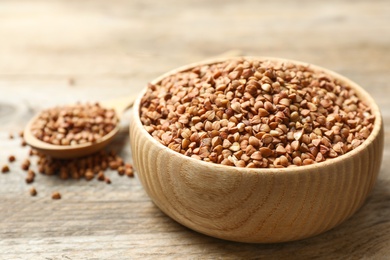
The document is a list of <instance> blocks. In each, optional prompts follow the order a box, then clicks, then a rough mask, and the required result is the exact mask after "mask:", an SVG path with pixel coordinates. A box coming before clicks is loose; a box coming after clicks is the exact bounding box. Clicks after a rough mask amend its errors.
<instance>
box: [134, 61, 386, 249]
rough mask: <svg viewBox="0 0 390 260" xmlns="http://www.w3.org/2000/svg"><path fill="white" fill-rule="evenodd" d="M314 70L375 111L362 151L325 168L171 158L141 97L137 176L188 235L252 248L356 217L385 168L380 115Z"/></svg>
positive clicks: (325, 164)
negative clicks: (150, 125) (152, 131)
mask: <svg viewBox="0 0 390 260" xmlns="http://www.w3.org/2000/svg"><path fill="white" fill-rule="evenodd" d="M227 59H231V58H227ZM256 59H259V60H279V61H280V60H281V59H275V58H256ZM224 60H226V59H223V58H222V59H214V60H209V61H205V62H200V63H196V64H191V65H188V66H185V67H182V68H179V69H175V70H172V71H170V72H168V73H166V74H164V75H162V76H161V77H159V78H157V79H155V80H154V81H153V82H152V83H154V84H156V83H157V82H159V81H161V79H163V78H165V77H166V76H168V75H171V74H174V73H177V72H180V71H185V70H188V69H191V68H193V67H195V66H198V65H203V64H211V63H216V62H221V61H224ZM284 61H286V60H284ZM289 62H293V63H295V64H304V65H308V64H306V63H302V62H296V61H289ZM310 67H311V68H312V69H314V70H320V71H323V72H325V73H327V74H329V75H332V76H333V77H335V78H337V79H338V80H340V81H342V82H344V83H346V84H347V85H349V86H350V87H351V88H353V89H354V90H355V91H356V92H357V94H358V96H359V97H360V98H361V99H362V100H364V101H365V102H366V104H369V106H371V109H372V113H373V114H374V115H375V116H376V120H375V125H374V128H373V131H372V132H371V134H370V136H369V137H368V139H367V140H365V141H364V142H363V143H362V144H361V145H360V146H359V147H358V148H356V149H354V150H352V151H350V152H348V153H347V154H344V155H342V156H339V157H337V158H334V159H331V160H327V161H325V162H321V163H318V164H312V165H308V166H300V167H294V168H282V169H248V168H236V167H231V166H225V165H219V164H213V163H209V162H204V161H200V160H196V159H193V158H190V157H187V156H184V155H182V154H179V153H177V152H174V151H172V150H170V149H168V148H167V147H165V146H164V145H162V144H160V143H159V142H157V141H156V140H155V139H153V138H152V137H151V136H150V135H149V134H148V133H147V131H146V130H145V129H144V128H143V125H142V123H141V121H140V117H139V107H140V99H141V97H139V98H138V100H137V101H136V103H135V105H134V111H133V114H132V116H133V118H132V123H131V125H130V143H131V147H132V154H133V160H134V164H135V167H136V170H137V172H138V176H139V178H140V180H141V182H142V185H143V186H144V188H145V190H146V192H147V193H148V195H149V196H150V198H151V199H152V200H153V202H154V203H155V204H156V205H157V206H158V207H159V208H160V209H161V210H162V211H163V212H164V213H166V214H167V215H168V216H170V217H171V218H173V219H174V220H176V221H177V222H179V223H181V224H183V225H184V226H186V227H188V228H190V229H193V230H195V231H198V232H200V233H203V234H206V235H209V236H213V237H217V238H221V239H226V240H232V241H239V242H250V243H274V242H284V241H293V240H298V239H303V238H307V237H311V236H314V235H317V234H320V233H323V232H325V231H327V230H329V229H331V228H333V227H335V226H337V225H339V224H340V223H342V222H343V221H345V220H346V219H348V218H349V217H351V216H352V215H353V214H354V213H355V212H356V211H357V210H358V209H359V208H360V207H361V206H362V205H363V203H364V201H365V199H366V197H367V196H368V194H369V193H370V191H371V190H372V189H373V187H374V184H375V181H376V179H377V175H378V172H379V169H380V165H381V160H382V152H383V144H384V132H383V124H382V118H381V114H380V111H379V108H378V106H377V105H376V104H375V102H374V100H373V99H372V98H371V97H370V95H369V94H367V92H366V91H364V90H363V89H362V88H361V87H359V86H358V85H357V84H356V83H354V82H352V81H351V80H349V79H347V78H345V77H343V76H341V75H339V74H337V73H335V72H332V71H329V70H327V69H324V68H321V67H318V66H314V65H310ZM141 96H142V95H141Z"/></svg>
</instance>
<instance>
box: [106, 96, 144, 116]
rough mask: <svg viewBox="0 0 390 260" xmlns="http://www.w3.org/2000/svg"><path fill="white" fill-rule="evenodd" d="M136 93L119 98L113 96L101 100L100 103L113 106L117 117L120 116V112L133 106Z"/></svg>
mask: <svg viewBox="0 0 390 260" xmlns="http://www.w3.org/2000/svg"><path fill="white" fill-rule="evenodd" d="M136 98H137V95H130V96H125V97H121V98H115V99H111V100H107V101H102V102H101V105H102V106H103V107H106V108H113V109H114V110H115V112H116V114H117V116H118V117H121V115H122V113H123V112H125V111H126V109H128V108H130V107H132V106H133V104H134V101H135V99H136Z"/></svg>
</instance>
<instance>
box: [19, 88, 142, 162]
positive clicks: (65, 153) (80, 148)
mask: <svg viewBox="0 0 390 260" xmlns="http://www.w3.org/2000/svg"><path fill="white" fill-rule="evenodd" d="M135 98H136V96H134V95H133V96H127V97H124V98H119V99H114V100H109V101H105V102H100V105H101V106H102V107H104V108H112V109H114V110H115V112H116V115H117V116H118V118H119V119H120V117H121V115H122V114H123V112H124V111H125V110H126V109H128V108H130V107H131V106H132V105H133V103H134V100H135ZM38 117H39V114H38V115H36V116H34V117H33V118H32V119H31V120H30V121H29V122H28V124H27V126H26V128H25V129H24V139H25V141H26V143H27V144H28V145H30V146H31V147H32V148H34V149H36V150H38V151H39V152H41V153H43V154H46V155H50V156H51V157H53V158H61V159H69V158H76V157H82V156H85V155H88V154H92V153H94V152H97V151H99V150H101V149H103V148H104V147H105V146H106V145H108V144H109V143H110V142H111V141H112V140H113V139H114V137H115V136H116V134H117V133H118V131H119V122H118V124H117V125H116V127H115V128H114V129H113V130H112V131H111V132H109V133H108V134H106V135H105V136H103V137H102V138H101V139H100V140H98V141H96V142H94V143H91V142H87V143H83V144H78V145H54V144H50V143H46V142H43V141H41V140H39V139H38V138H36V137H35V136H34V135H33V134H32V132H31V126H32V124H33V123H34V121H35V120H36V119H37V118H38Z"/></svg>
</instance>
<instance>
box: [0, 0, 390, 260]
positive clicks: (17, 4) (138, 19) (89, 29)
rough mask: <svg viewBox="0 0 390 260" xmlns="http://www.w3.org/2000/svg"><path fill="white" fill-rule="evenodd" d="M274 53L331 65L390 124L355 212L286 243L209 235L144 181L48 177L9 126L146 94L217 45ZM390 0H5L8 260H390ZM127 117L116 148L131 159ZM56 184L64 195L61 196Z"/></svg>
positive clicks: (0, 83)
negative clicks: (170, 213) (158, 199)
mask: <svg viewBox="0 0 390 260" xmlns="http://www.w3.org/2000/svg"><path fill="white" fill-rule="evenodd" d="M225 52H228V53H230V54H231V53H233V54H234V53H242V54H245V55H254V56H275V57H283V58H291V59H296V60H302V61H306V62H310V63H314V64H317V65H320V66H324V67H327V68H329V69H332V70H335V71H337V72H339V73H341V74H344V75H345V76H347V77H349V78H351V79H352V80H354V81H356V82H357V83H359V84H360V85H361V86H363V87H364V88H365V89H366V90H367V91H368V92H369V93H371V95H372V96H373V97H374V99H375V100H376V101H377V103H378V104H379V106H380V108H381V110H382V113H383V118H384V122H385V128H386V143H385V151H384V158H383V163H382V167H381V172H380V175H379V179H378V182H377V184H376V186H375V189H374V191H373V192H372V194H371V195H370V197H369V198H368V200H367V202H366V204H365V205H364V206H363V208H362V209H361V210H359V211H358V212H357V213H356V214H355V215H354V216H353V217H352V218H350V219H349V220H347V221H346V222H345V223H343V224H342V225H340V226H338V227H336V228H334V229H333V230H331V231H328V232H326V233H324V234H322V235H318V236H316V237H313V238H309V239H305V240H302V241H296V242H289V243H282V244H267V245H261V244H260V245H257V244H242V243H234V242H228V241H223V240H219V239H215V238H212V237H207V236H205V235H202V234H198V233H196V232H194V231H191V230H189V229H187V228H185V227H183V226H181V225H180V224H178V223H176V222H174V221H173V220H171V219H170V218H168V217H167V216H165V215H164V214H163V213H161V212H160V211H159V209H158V208H156V207H155V206H154V204H153V203H152V202H151V201H150V199H149V198H148V196H147V195H146V193H145V191H144V190H143V188H142V186H141V184H140V182H139V180H138V178H137V177H135V178H134V179H130V178H127V177H120V176H118V175H117V174H115V173H113V172H112V173H111V176H112V184H111V185H106V184H103V183H101V182H98V181H96V180H93V181H90V182H87V181H85V180H80V181H73V180H69V181H62V180H60V179H59V178H56V177H47V176H43V175H38V176H37V178H36V181H35V183H34V184H33V185H34V187H36V188H37V190H38V195H37V197H30V195H29V194H28V190H29V187H30V186H31V184H30V185H28V184H26V183H25V182H24V176H25V172H24V171H22V170H21V169H20V163H21V161H22V160H23V159H24V158H26V157H27V153H28V148H26V147H21V146H20V144H19V143H20V139H18V138H15V139H13V140H10V139H8V135H9V133H10V132H14V133H15V132H18V131H19V130H21V129H23V127H24V125H25V124H26V122H27V121H28V120H29V118H30V117H31V116H32V115H33V114H35V113H36V112H38V111H40V110H41V109H43V108H46V107H50V106H54V105H58V104H66V103H74V102H76V101H80V100H81V101H86V100H105V99H110V98H116V97H121V96H125V95H131V94H136V93H138V92H139V91H140V90H141V89H142V88H143V87H144V86H146V84H147V82H148V81H150V80H152V79H153V78H155V77H157V76H158V75H160V74H162V73H164V72H166V71H168V70H170V69H173V68H175V67H178V66H181V65H184V64H187V63H190V62H195V61H200V60H202V59H206V58H210V57H213V56H218V55H220V54H221V53H225ZM389 72H390V4H389V2H388V0H373V1H360V0H359V1H349V0H343V1H336V0H328V1H320V0H318V1H309V0H305V1H255V0H253V1H233V0H228V1H206V0H200V1H199V0H198V1H196V0H191V1H179V0H168V1H152V0H148V1H141V0H137V1H125V0H112V1H104V0H98V1H69V0H54V1H49V0H37V1H22V0H20V1H19V0H17V1H15V0H2V1H0V165H3V164H4V163H6V161H7V157H8V155H10V154H14V155H16V157H17V161H16V162H15V163H13V164H11V173H9V174H0V187H1V188H0V259H136V258H157V259H161V258H176V259H186V258H191V259H197V258H202V259H204V258H206V259H210V258H227V259H239V258H241V259H249V258H265V259H309V258H310V259H311V258H316V259H360V258H363V259H389V258H390V232H389V231H390V150H389V145H390V143H389V142H390V141H389V140H390V139H389V138H388V137H389V134H390V132H389V131H388V129H389V127H390V101H389V95H390V85H389V82H390V73H389ZM128 124H129V119H128V115H127V114H125V117H124V122H123V124H122V126H123V127H122V128H123V129H122V132H121V135H120V137H119V138H118V139H116V140H115V142H114V144H113V147H114V148H115V149H118V150H119V151H120V153H121V155H122V156H123V157H124V158H126V160H127V161H129V162H131V153H130V147H129V140H128V137H127V136H128V132H127V128H128ZM53 191H60V192H61V194H62V196H63V198H62V199H61V200H58V201H54V200H52V199H51V198H50V195H51V193H52V192H53Z"/></svg>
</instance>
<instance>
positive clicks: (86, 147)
mask: <svg viewBox="0 0 390 260" xmlns="http://www.w3.org/2000/svg"><path fill="white" fill-rule="evenodd" d="M134 99H135V96H129V97H125V98H121V99H115V100H111V101H106V102H101V103H86V104H81V103H80V104H73V105H67V106H61V107H55V108H49V109H46V110H44V111H42V112H40V113H39V114H38V115H36V116H35V117H33V118H32V119H31V120H30V121H29V122H28V124H27V126H26V128H25V130H24V138H25V141H26V143H27V144H29V145H30V146H31V147H32V148H34V149H36V150H38V151H39V152H41V153H43V154H46V155H49V156H51V157H53V158H61V159H68V158H76V157H81V156H85V155H88V154H92V153H94V152H97V151H99V150H101V149H103V148H104V147H105V146H106V145H108V144H109V143H110V142H111V141H112V140H113V139H114V137H115V136H116V134H117V133H118V131H119V122H120V117H121V115H122V113H123V112H124V111H125V110H126V109H127V108H129V107H131V106H132V105H133V102H134Z"/></svg>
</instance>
